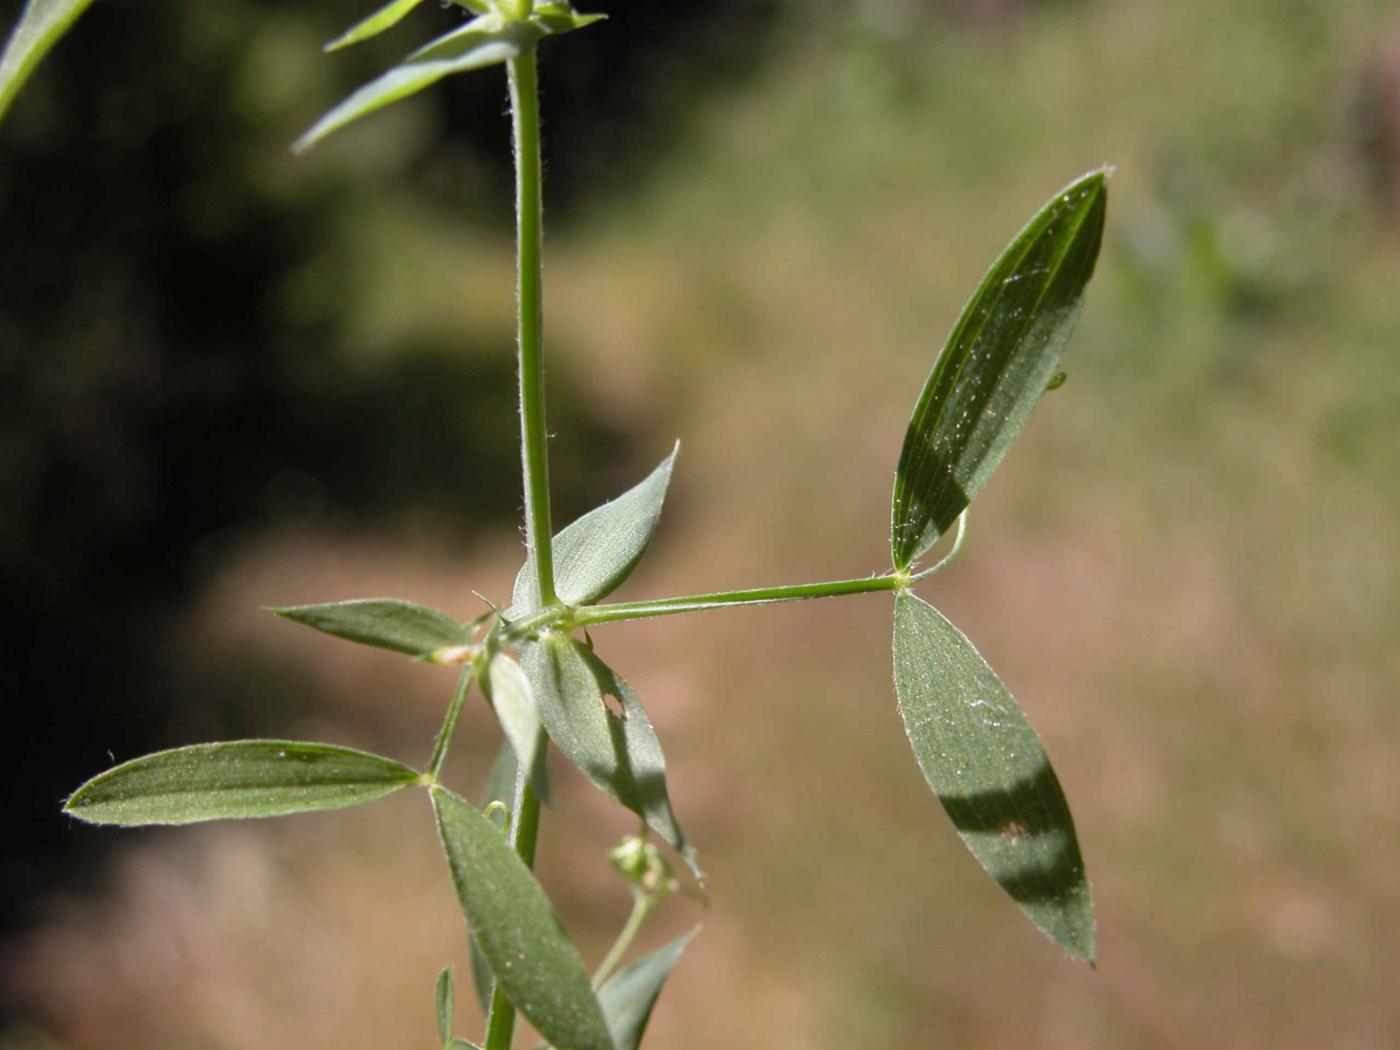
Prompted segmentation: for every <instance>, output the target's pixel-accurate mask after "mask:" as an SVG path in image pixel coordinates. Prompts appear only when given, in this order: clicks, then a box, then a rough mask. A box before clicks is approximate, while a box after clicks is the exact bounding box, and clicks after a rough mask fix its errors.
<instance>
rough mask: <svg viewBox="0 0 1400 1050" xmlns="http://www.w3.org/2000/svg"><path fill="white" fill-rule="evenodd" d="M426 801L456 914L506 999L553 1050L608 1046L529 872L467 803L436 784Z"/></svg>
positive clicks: (587, 989)
mask: <svg viewBox="0 0 1400 1050" xmlns="http://www.w3.org/2000/svg"><path fill="white" fill-rule="evenodd" d="M432 798H433V809H434V811H435V812H436V814H437V821H438V833H439V835H440V837H441V839H442V846H443V851H444V852H445V853H446V855H447V862H448V867H449V868H450V869H451V873H452V881H453V884H454V885H455V886H456V889H457V897H458V900H459V902H460V903H461V906H462V913H463V914H464V915H465V916H466V919H467V923H468V924H469V925H470V926H471V928H472V931H473V932H474V934H475V935H476V939H477V943H478V944H479V945H480V948H481V952H482V955H483V956H485V958H486V960H487V962H488V963H489V964H490V966H491V969H492V971H493V973H494V974H495V975H496V979H497V980H498V981H500V983H501V987H502V988H503V989H504V991H505V994H506V995H507V997H508V998H509V999H510V1001H511V1002H512V1003H513V1004H515V1007H516V1009H518V1010H519V1011H520V1012H521V1013H522V1014H524V1015H525V1016H526V1017H527V1018H529V1020H530V1023H531V1024H532V1025H534V1026H535V1028H536V1030H537V1031H538V1032H539V1033H540V1034H541V1035H542V1036H544V1038H546V1039H547V1040H549V1042H550V1043H551V1045H553V1046H556V1047H559V1048H560V1050H613V1044H612V1039H611V1037H610V1036H609V1034H608V1028H607V1022H606V1020H605V1019H604V1017H603V1011H602V1007H601V1006H599V1004H598V997H597V995H595V994H594V991H593V986H592V984H591V982H590V981H589V978H588V973H587V971H586V970H585V969H584V966H583V961H582V960H581V959H580V958H579V955H578V952H577V951H576V950H575V949H574V946H573V945H572V944H571V943H570V942H569V939H568V937H567V936H566V935H565V933H564V929H563V927H562V926H561V925H560V923H559V919H558V918H557V917H556V916H555V914H554V908H553V907H552V906H551V904H550V903H549V898H548V897H547V896H545V892H544V890H543V889H541V888H540V884H539V883H538V882H536V881H535V877H534V875H532V874H531V872H530V869H529V868H527V867H525V865H524V863H523V862H522V861H521V860H520V858H519V857H517V856H516V855H515V851H514V850H512V849H511V848H510V845H509V843H508V842H507V841H506V839H505V837H504V836H502V835H501V833H500V831H499V830H498V829H497V828H496V826H495V825H494V824H492V823H491V821H490V820H488V819H487V818H486V817H485V816H483V815H482V814H481V813H480V812H478V811H477V810H476V809H475V808H473V807H472V806H469V805H468V804H467V803H466V802H464V801H463V800H462V799H460V798H458V797H457V796H456V795H454V794H452V793H451V792H450V791H447V790H446V789H444V788H440V787H439V788H434V789H433V791H432Z"/></svg>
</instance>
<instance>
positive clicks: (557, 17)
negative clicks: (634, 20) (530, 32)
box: [530, 2, 608, 33]
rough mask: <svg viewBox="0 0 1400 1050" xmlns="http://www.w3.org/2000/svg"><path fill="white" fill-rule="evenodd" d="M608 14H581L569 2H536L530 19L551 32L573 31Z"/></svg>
mask: <svg viewBox="0 0 1400 1050" xmlns="http://www.w3.org/2000/svg"><path fill="white" fill-rule="evenodd" d="M607 17H608V16H607V15H581V14H579V13H578V12H577V11H575V10H574V9H573V8H572V7H570V6H569V5H568V4H563V3H551V2H546V3H536V4H535V10H534V13H533V14H531V15H530V20H531V21H532V22H535V23H537V24H538V25H540V26H541V27H542V28H544V29H547V30H548V31H549V32H551V33H571V32H573V31H574V30H575V29H583V28H585V27H587V26H591V25H592V24H593V23H594V22H601V21H602V20H603V19H605V18H607Z"/></svg>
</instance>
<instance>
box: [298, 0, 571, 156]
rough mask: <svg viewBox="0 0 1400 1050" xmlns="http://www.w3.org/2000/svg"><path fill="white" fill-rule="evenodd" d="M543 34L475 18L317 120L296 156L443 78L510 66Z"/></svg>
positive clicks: (493, 18) (494, 18)
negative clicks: (354, 122) (505, 65)
mask: <svg viewBox="0 0 1400 1050" xmlns="http://www.w3.org/2000/svg"><path fill="white" fill-rule="evenodd" d="M543 35H544V30H543V29H541V28H540V27H539V26H538V25H536V24H535V23H533V22H507V21H505V20H503V19H502V18H500V16H498V15H483V16H481V17H480V18H474V19H472V20H471V21H470V22H468V23H467V24H466V25H464V26H462V27H460V28H458V29H454V30H453V31H452V32H450V33H448V34H446V35H445V36H441V37H438V39H436V40H434V41H433V42H432V43H431V44H428V45H427V46H426V47H423V48H421V49H420V50H418V51H415V52H414V53H413V54H411V55H409V56H408V58H406V59H404V60H403V61H402V62H401V63H399V64H398V65H397V66H395V67H394V68H393V69H390V70H389V71H388V72H387V73H384V74H382V75H381V76H379V77H378V78H377V79H375V80H372V81H370V82H369V83H368V84H366V85H365V86H364V87H362V88H360V89H359V90H358V91H356V92H355V93H354V94H352V95H351V96H350V97H349V98H347V99H346V100H345V101H344V102H342V103H340V105H338V106H336V107H335V108H334V109H332V110H331V111H330V112H329V113H327V114H326V115H325V116H324V117H322V118H321V119H320V120H319V121H317V122H316V124H315V125H314V126H313V127H312V128H311V130H310V131H308V132H307V133H306V134H305V135H303V136H302V137H301V138H299V139H298V140H297V141H296V144H295V145H294V146H293V147H292V148H293V149H294V150H296V151H297V152H298V153H300V152H302V151H303V150H307V149H310V148H311V147H312V146H314V145H315V144H316V143H317V142H319V141H320V140H321V139H323V138H325V137H326V136H327V135H329V134H330V133H331V132H333V131H337V130H339V129H340V128H343V127H345V125H346V124H349V123H351V122H352V121H355V120H359V119H360V118H361V117H364V116H368V115H369V114H370V113H373V112H374V111H375V110H377V109H382V108H383V107H384V106H387V105H388V104H389V103H391V102H397V101H399V99H403V98H408V97H409V96H410V95H414V94H417V93H418V92H419V91H422V90H423V89H424V88H426V87H429V86H430V85H432V84H436V83H437V82H438V81H439V80H441V79H442V78H443V77H446V76H451V75H452V74H453V73H467V72H470V71H471V70H473V69H483V68H485V67H486V66H494V65H497V64H498V63H501V62H506V61H509V60H510V59H512V58H514V57H515V56H516V55H519V54H522V53H524V52H525V51H526V50H528V49H529V48H531V47H533V46H534V45H535V43H536V42H537V41H538V40H539V39H540V37H542V36H543Z"/></svg>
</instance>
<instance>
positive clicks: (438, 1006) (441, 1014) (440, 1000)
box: [433, 966, 457, 1050]
mask: <svg viewBox="0 0 1400 1050" xmlns="http://www.w3.org/2000/svg"><path fill="white" fill-rule="evenodd" d="M456 992H457V989H456V986H455V983H454V982H453V980H452V967H450V966H444V967H443V970H442V973H440V974H438V979H437V987H436V988H435V989H434V993H435V994H434V996H433V999H434V1003H433V1005H434V1007H435V1010H434V1013H435V1015H436V1017H437V1030H438V1040H439V1042H441V1043H442V1045H443V1050H446V1048H447V1046H448V1044H450V1043H451V1041H452V1006H453V998H454V997H455V995H456Z"/></svg>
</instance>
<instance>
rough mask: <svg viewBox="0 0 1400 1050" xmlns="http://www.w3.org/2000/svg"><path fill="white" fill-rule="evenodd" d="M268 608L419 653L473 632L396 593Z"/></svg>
mask: <svg viewBox="0 0 1400 1050" xmlns="http://www.w3.org/2000/svg"><path fill="white" fill-rule="evenodd" d="M271 611H272V612H273V613H276V614H277V615H278V616H281V617H282V618H283V619H286V620H291V621H293V622H294V623H299V624H303V625H305V626H307V627H310V628H312V629H313V630H317V631H321V632H322V633H324V634H330V635H334V636H335V637H337V638H344V639H345V640H346V641H350V642H358V643H359V644H361V645H369V646H373V647H375V648H376V649H388V650H390V651H392V652H396V653H406V654H407V655H409V656H417V657H424V658H426V657H430V656H432V654H433V653H435V652H437V651H438V650H439V649H450V648H453V647H455V646H459V645H466V644H467V643H468V642H470V641H471V637H472V632H471V628H470V627H468V626H467V625H465V624H461V623H458V622H457V621H456V620H454V619H453V618H452V617H450V616H448V615H447V614H446V613H444V612H439V611H438V610H436V609H430V608H428V606H426V605H419V604H418V603H417V602H406V601H402V600H400V599H398V598H356V599H353V600H351V601H347V602H325V603H322V604H318V605H289V606H284V607H282V608H275V609H272V610H271Z"/></svg>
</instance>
